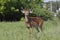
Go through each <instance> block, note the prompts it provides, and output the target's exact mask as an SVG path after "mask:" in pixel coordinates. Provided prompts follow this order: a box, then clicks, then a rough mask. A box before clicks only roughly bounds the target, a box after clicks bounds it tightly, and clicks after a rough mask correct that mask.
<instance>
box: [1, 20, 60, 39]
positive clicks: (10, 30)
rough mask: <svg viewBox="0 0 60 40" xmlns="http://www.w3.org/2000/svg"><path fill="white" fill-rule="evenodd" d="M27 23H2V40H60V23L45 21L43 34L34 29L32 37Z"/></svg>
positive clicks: (57, 21)
mask: <svg viewBox="0 0 60 40" xmlns="http://www.w3.org/2000/svg"><path fill="white" fill-rule="evenodd" d="M24 22H25V21H18V22H0V40H60V21H59V20H55V21H51V20H48V21H44V24H43V32H39V33H37V31H36V30H35V29H34V32H32V37H30V34H29V32H28V29H27V28H26V26H25V23H24Z"/></svg>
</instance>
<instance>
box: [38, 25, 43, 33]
mask: <svg viewBox="0 0 60 40" xmlns="http://www.w3.org/2000/svg"><path fill="white" fill-rule="evenodd" d="M42 25H43V24H41V25H39V26H40V29H41V31H42V32H43V28H42Z"/></svg>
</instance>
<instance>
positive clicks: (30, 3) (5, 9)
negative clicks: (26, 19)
mask: <svg viewBox="0 0 60 40" xmlns="http://www.w3.org/2000/svg"><path fill="white" fill-rule="evenodd" d="M21 7H24V8H25V9H29V8H32V9H33V13H34V15H38V14H39V16H43V18H44V19H48V18H51V17H52V16H51V15H52V14H51V13H50V12H49V11H47V10H44V9H43V0H0V14H1V15H2V17H1V19H3V20H12V18H13V20H20V19H21V17H23V16H24V15H23V14H22V13H21V11H20V10H21ZM10 18H11V19H10Z"/></svg>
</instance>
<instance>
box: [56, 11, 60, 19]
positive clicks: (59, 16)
mask: <svg viewBox="0 0 60 40" xmlns="http://www.w3.org/2000/svg"><path fill="white" fill-rule="evenodd" d="M57 17H58V18H59V19H60V11H59V12H58V14H57Z"/></svg>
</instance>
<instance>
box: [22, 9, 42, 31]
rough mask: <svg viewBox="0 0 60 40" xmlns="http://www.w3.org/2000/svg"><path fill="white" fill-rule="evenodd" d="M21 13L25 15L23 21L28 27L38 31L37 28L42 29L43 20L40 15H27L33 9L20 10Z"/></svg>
mask: <svg viewBox="0 0 60 40" xmlns="http://www.w3.org/2000/svg"><path fill="white" fill-rule="evenodd" d="M21 12H22V13H24V15H25V23H26V26H27V28H28V29H30V28H32V29H33V28H36V29H37V31H38V32H39V29H38V28H40V29H41V31H43V29H42V25H43V20H42V19H41V18H40V17H29V14H30V13H32V12H33V11H32V10H31V9H29V10H25V9H23V10H21Z"/></svg>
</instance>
